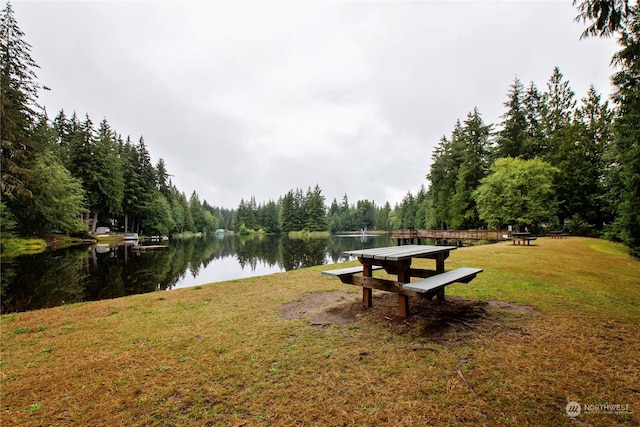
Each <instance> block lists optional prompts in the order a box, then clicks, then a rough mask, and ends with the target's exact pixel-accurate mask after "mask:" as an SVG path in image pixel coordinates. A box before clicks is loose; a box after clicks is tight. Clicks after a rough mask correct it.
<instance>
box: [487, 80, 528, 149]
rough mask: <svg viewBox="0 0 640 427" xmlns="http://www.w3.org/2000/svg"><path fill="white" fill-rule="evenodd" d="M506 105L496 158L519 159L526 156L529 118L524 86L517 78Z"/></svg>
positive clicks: (497, 141) (497, 142)
mask: <svg viewBox="0 0 640 427" xmlns="http://www.w3.org/2000/svg"><path fill="white" fill-rule="evenodd" d="M507 95H508V97H509V99H508V101H506V102H505V103H504V106H505V107H507V112H506V113H504V115H503V116H502V119H503V120H504V121H503V122H502V129H500V131H499V132H498V138H497V140H496V151H495V154H494V157H495V158H501V157H519V156H522V155H523V154H524V150H523V149H524V147H525V146H526V141H527V117H526V113H525V110H524V106H523V98H524V86H523V85H522V83H521V82H520V80H518V78H515V79H514V81H513V84H512V85H511V88H510V89H509V93H508V94H507Z"/></svg>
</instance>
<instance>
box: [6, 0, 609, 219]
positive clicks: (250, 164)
mask: <svg viewBox="0 0 640 427" xmlns="http://www.w3.org/2000/svg"><path fill="white" fill-rule="evenodd" d="M2 1H3V3H4V0H2ZM12 5H13V8H14V11H15V16H16V19H17V21H18V25H19V26H20V28H21V29H22V30H23V31H24V32H25V33H26V36H25V37H26V41H27V42H29V43H30V44H31V45H32V57H33V59H34V60H35V61H36V63H37V64H38V65H39V66H40V69H39V70H37V74H38V78H39V82H40V83H41V84H43V85H45V86H48V87H50V88H51V91H43V92H41V94H40V103H41V104H43V105H44V106H45V107H46V109H47V111H48V113H49V116H50V117H51V118H53V117H54V116H55V115H56V114H57V113H58V112H59V111H60V109H64V111H65V113H67V115H68V116H70V115H71V113H72V112H73V111H76V112H77V114H78V115H79V117H81V118H84V115H85V114H89V117H90V118H91V119H92V120H93V122H94V123H95V124H96V126H97V125H98V123H99V122H100V121H101V120H102V119H103V118H106V119H107V121H108V122H109V123H110V125H111V126H112V128H114V129H115V130H117V131H118V132H120V133H121V134H122V136H123V137H126V136H127V135H129V136H131V138H132V140H134V141H136V142H137V141H138V139H139V138H140V136H143V137H144V139H145V142H146V144H147V147H148V149H149V152H150V153H151V157H152V160H153V162H154V164H155V163H156V162H157V160H158V159H159V158H163V159H164V161H165V163H166V165H167V169H168V171H169V173H170V174H172V175H174V176H173V178H172V181H173V183H174V184H175V185H176V186H177V187H178V189H179V190H180V191H183V192H185V193H186V194H187V196H189V195H190V194H191V193H192V192H193V191H194V190H195V191H196V192H197V193H198V194H199V196H200V200H201V201H202V200H206V201H207V202H208V203H209V204H211V205H214V206H223V207H226V208H236V207H237V206H238V203H239V202H240V200H241V199H243V198H244V199H245V200H247V199H249V198H250V197H251V196H255V197H256V201H257V202H258V203H261V202H266V201H268V200H270V199H272V200H276V199H277V198H278V197H279V196H282V195H284V194H286V193H287V192H288V191H289V190H291V189H296V188H301V189H303V190H304V191H306V189H307V188H308V187H314V186H315V185H316V184H318V185H319V186H320V188H321V189H322V191H323V194H324V196H325V197H326V203H327V205H329V204H330V203H331V201H332V200H333V199H334V198H336V199H337V200H338V201H340V200H341V199H342V196H343V195H344V194H345V193H346V194H347V195H348V197H349V200H350V201H351V202H355V201H357V200H360V199H368V200H373V201H375V203H376V204H377V205H382V204H384V203H385V202H387V201H389V202H390V203H391V205H392V206H393V205H394V204H395V203H397V202H400V201H401V200H402V198H403V197H404V196H405V195H406V193H407V192H408V191H411V192H412V193H414V194H415V192H416V191H417V190H418V189H419V188H420V186H421V185H422V184H424V185H425V186H428V182H427V181H426V179H425V175H426V174H427V173H428V171H429V165H430V163H431V155H432V151H433V148H434V146H435V145H436V144H437V143H438V142H439V140H440V138H441V137H442V136H443V135H447V136H449V135H450V134H451V131H452V130H453V127H454V125H455V122H456V120H458V119H460V120H464V119H465V117H466V116H467V114H468V113H469V112H470V111H471V110H473V108H474V107H477V108H478V109H479V111H480V113H481V114H482V117H483V119H484V121H485V123H487V124H489V123H493V124H498V123H499V122H500V116H501V115H502V114H503V113H504V111H505V108H504V106H503V103H504V102H505V101H506V99H507V92H508V90H509V86H510V85H511V84H512V83H513V80H514V78H515V77H516V76H517V77H518V78H519V79H520V80H521V81H522V82H523V83H524V84H525V85H528V84H529V82H532V81H533V82H534V83H535V84H536V86H537V87H538V88H539V89H540V90H544V89H545V88H546V83H547V81H548V79H549V77H550V76H551V73H552V71H553V68H554V67H555V66H558V67H560V70H561V72H562V73H563V74H564V78H565V80H568V81H569V82H570V85H571V87H572V89H573V90H574V92H575V93H576V97H577V98H578V99H581V98H583V97H584V96H585V95H586V93H587V90H588V88H589V86H590V85H591V84H593V85H594V86H595V87H596V90H597V91H598V92H599V93H601V94H602V95H603V97H604V98H607V97H608V96H609V95H610V93H611V87H610V82H609V77H610V75H611V74H612V73H613V71H614V70H613V68H611V66H610V65H609V64H610V59H611V56H612V54H613V53H614V52H615V51H616V50H617V45H616V43H615V40H610V39H609V40H601V39H588V40H579V36H580V34H581V32H582V30H583V29H584V25H583V24H578V23H574V22H573V18H574V17H575V16H576V14H577V13H576V10H575V8H573V7H572V5H571V0H564V1H556V2H550V1H546V2H541V1H533V2H524V1H512V2H508V1H502V2H498V1H474V2H444V1H442V2H432V1H422V2H402V3H401V2H395V1H387V2H384V1H377V2H361V1H358V2H340V1H332V2H328V1H316V2H308V1H297V2H265V1H254V2H242V1H224V2H223V1H203V2H184V1H180V2H156V1H139V2H132V1H128V2H127V1H119V2H115V1H102V2H80V1H64V2H61V1H49V2H27V1H16V0H14V1H12Z"/></svg>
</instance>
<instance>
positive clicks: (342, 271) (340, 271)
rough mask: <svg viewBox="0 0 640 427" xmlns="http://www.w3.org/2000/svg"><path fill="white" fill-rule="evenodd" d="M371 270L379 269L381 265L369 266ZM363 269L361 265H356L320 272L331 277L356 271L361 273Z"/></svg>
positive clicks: (355, 272)
mask: <svg viewBox="0 0 640 427" xmlns="http://www.w3.org/2000/svg"><path fill="white" fill-rule="evenodd" d="M371 269H372V270H380V269H382V266H377V265H374V266H371ZM362 271H363V267H362V266H361V265H359V266H356V267H347V268H337V269H335V270H325V271H323V272H322V274H324V275H325V276H332V277H340V276H348V275H351V274H358V273H362Z"/></svg>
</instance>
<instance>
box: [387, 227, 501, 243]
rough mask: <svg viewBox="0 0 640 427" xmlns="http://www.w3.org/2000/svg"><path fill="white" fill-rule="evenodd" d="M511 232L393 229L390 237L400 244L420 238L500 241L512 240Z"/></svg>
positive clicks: (442, 240) (449, 240)
mask: <svg viewBox="0 0 640 427" xmlns="http://www.w3.org/2000/svg"><path fill="white" fill-rule="evenodd" d="M510 234H511V233H510V232H508V231H506V230H392V231H390V232H389V237H391V238H392V239H397V240H398V244H399V245H401V244H407V243H419V242H420V240H433V241H435V242H436V243H442V242H453V241H456V242H461V243H462V242H477V241H480V240H488V241H494V242H500V241H503V240H510V239H511V236H510Z"/></svg>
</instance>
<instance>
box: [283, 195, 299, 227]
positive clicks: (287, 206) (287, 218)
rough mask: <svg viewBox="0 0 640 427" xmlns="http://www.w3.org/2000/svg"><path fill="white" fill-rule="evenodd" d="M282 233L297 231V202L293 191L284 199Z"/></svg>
mask: <svg viewBox="0 0 640 427" xmlns="http://www.w3.org/2000/svg"><path fill="white" fill-rule="evenodd" d="M281 210H282V214H281V217H282V221H281V223H282V231H283V232H285V233H289V232H291V231H296V230H297V229H296V228H295V227H296V224H295V215H296V213H295V210H296V207H295V201H294V196H293V190H289V192H287V194H286V195H285V196H284V197H283V198H282V206H281Z"/></svg>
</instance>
